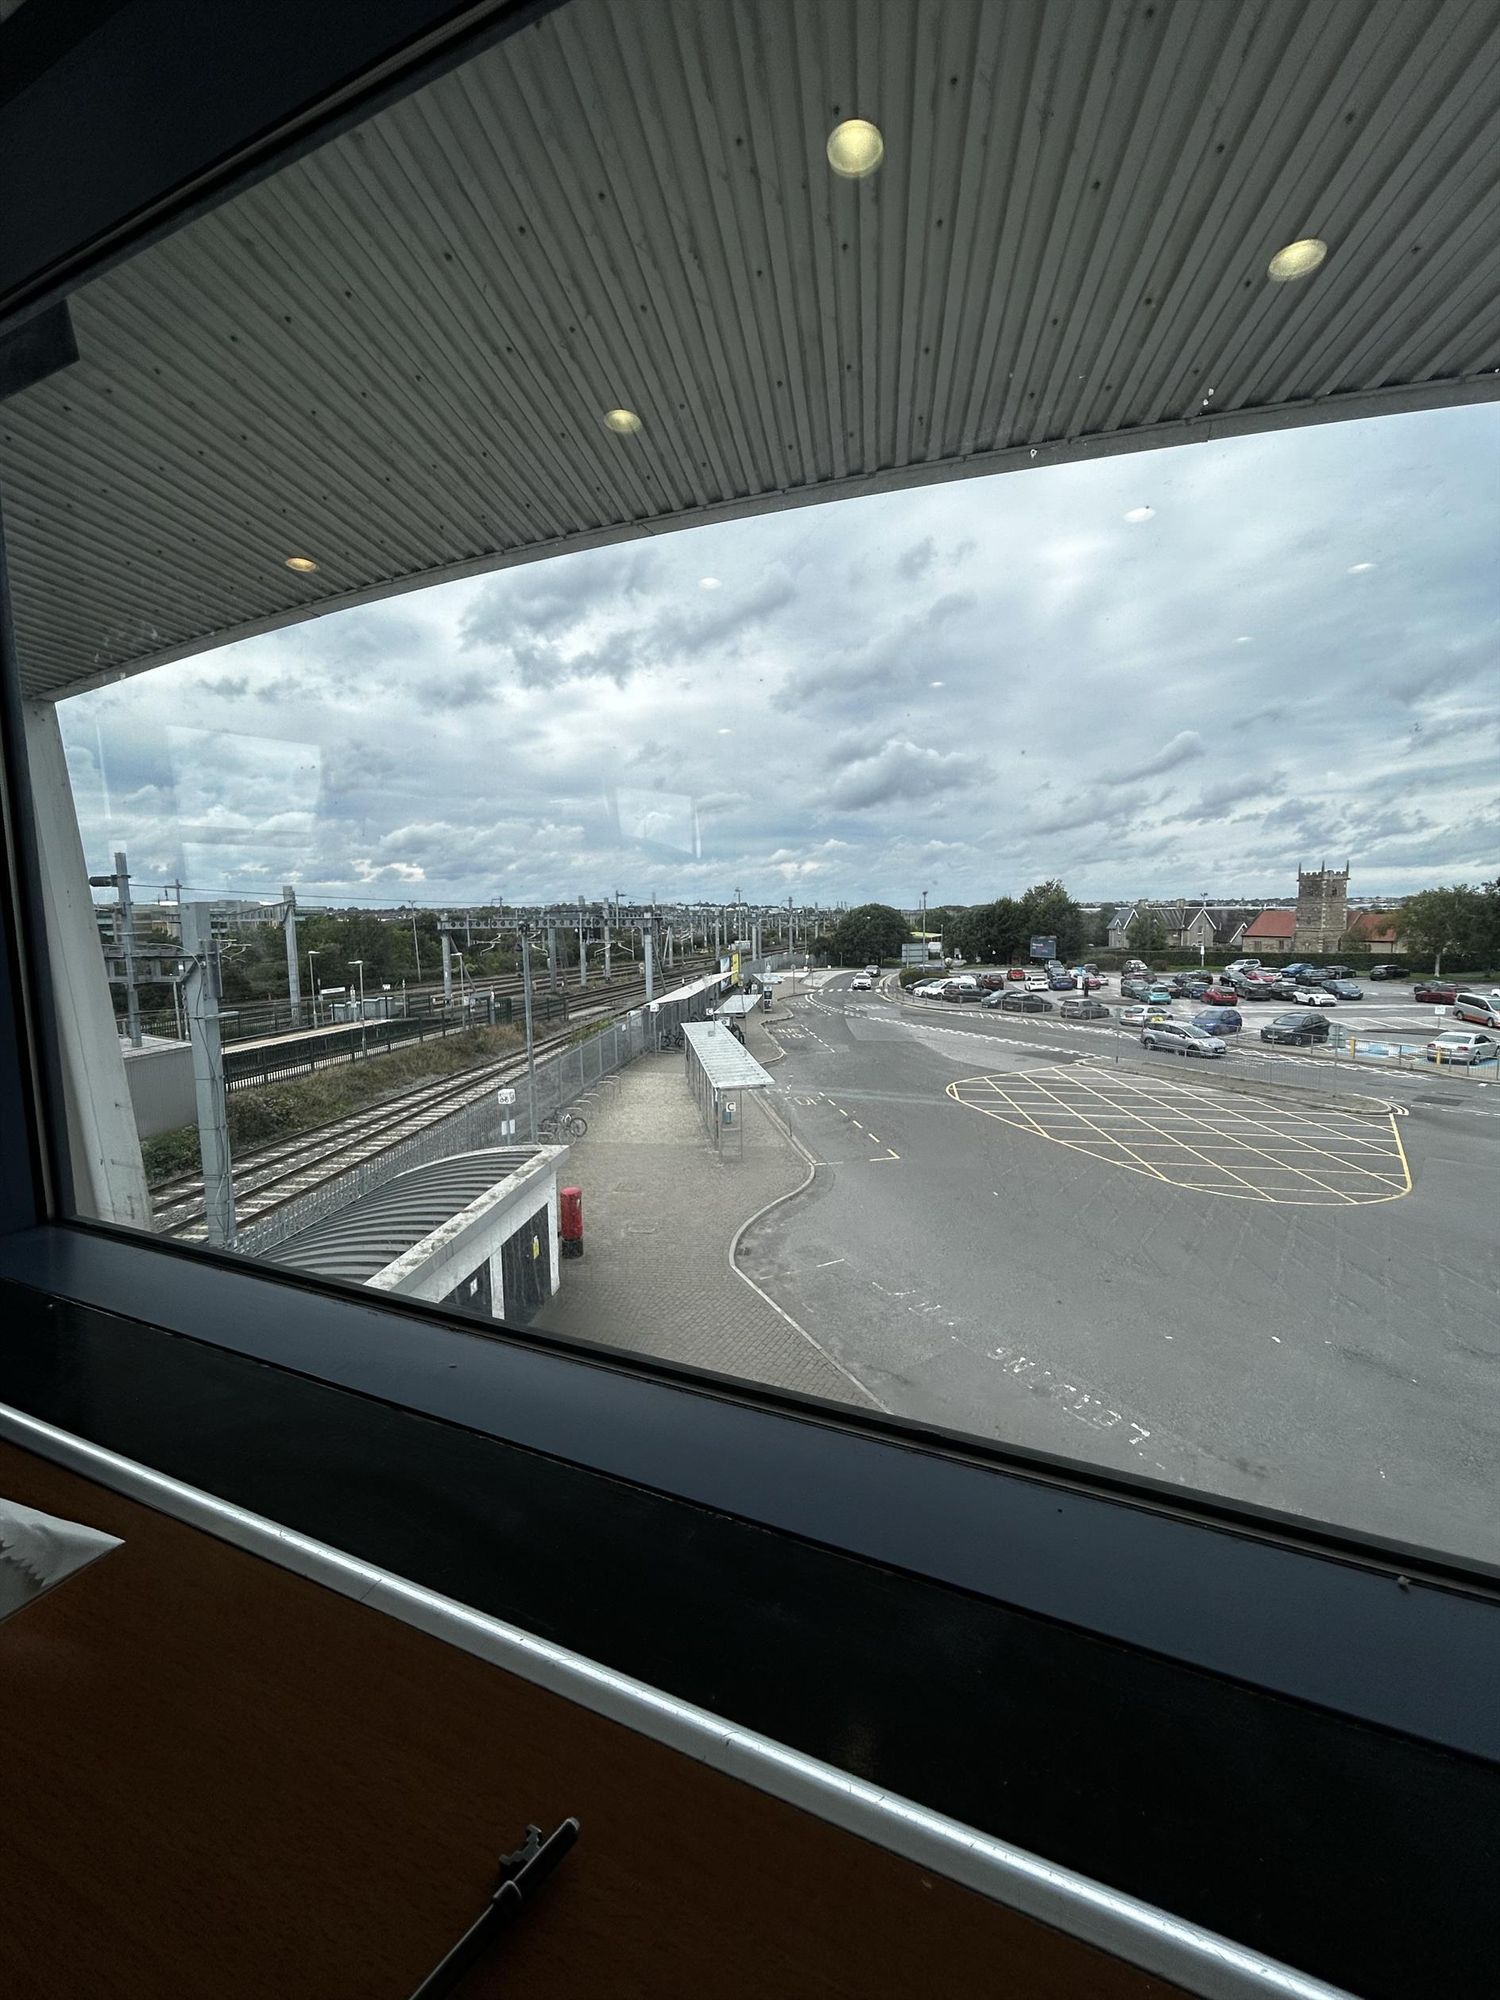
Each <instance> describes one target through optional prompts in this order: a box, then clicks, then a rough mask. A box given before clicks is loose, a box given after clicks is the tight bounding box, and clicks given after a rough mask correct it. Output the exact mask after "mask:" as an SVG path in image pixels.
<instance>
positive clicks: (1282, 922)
mask: <svg viewBox="0 0 1500 2000" xmlns="http://www.w3.org/2000/svg"><path fill="white" fill-rule="evenodd" d="M1296 931H1297V912H1296V911H1295V910H1262V911H1261V913H1260V915H1259V916H1258V917H1256V918H1255V920H1254V922H1253V923H1249V924H1246V926H1245V930H1244V934H1243V936H1242V937H1241V938H1240V943H1241V945H1242V946H1243V947H1244V956H1245V957H1246V958H1263V957H1264V956H1265V955H1266V954H1267V953H1268V952H1270V953H1272V954H1276V953H1281V954H1285V953H1287V952H1289V951H1290V950H1291V948H1292V940H1293V938H1294V937H1295V936H1296Z"/></svg>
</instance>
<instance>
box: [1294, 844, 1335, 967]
mask: <svg viewBox="0 0 1500 2000" xmlns="http://www.w3.org/2000/svg"><path fill="white" fill-rule="evenodd" d="M1348 928H1349V864H1348V862H1347V861H1346V862H1345V863H1344V865H1343V867H1342V868H1299V869H1298V871H1297V925H1296V930H1295V932H1294V933H1293V938H1292V942H1293V944H1294V945H1295V946H1296V948H1297V950H1298V951H1316V952H1330V951H1337V950H1338V948H1339V946H1340V944H1341V943H1342V942H1343V938H1344V933H1345V932H1346V931H1347V930H1348Z"/></svg>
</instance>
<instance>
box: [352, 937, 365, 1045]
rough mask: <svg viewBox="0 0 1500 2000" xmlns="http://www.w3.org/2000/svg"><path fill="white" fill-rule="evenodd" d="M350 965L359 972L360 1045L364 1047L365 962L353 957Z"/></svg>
mask: <svg viewBox="0 0 1500 2000" xmlns="http://www.w3.org/2000/svg"><path fill="white" fill-rule="evenodd" d="M349 965H350V968H351V970H352V969H355V968H357V969H358V972H359V1045H360V1047H361V1048H363V1047H364V1045H365V962H364V960H363V959H362V958H351V959H350V961H349Z"/></svg>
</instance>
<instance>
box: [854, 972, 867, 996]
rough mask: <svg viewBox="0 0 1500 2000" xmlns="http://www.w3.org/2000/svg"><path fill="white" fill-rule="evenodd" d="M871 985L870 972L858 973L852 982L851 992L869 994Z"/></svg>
mask: <svg viewBox="0 0 1500 2000" xmlns="http://www.w3.org/2000/svg"><path fill="white" fill-rule="evenodd" d="M871 984H872V982H871V979H870V975H869V973H868V972H856V973H855V975H854V978H853V981H852V982H851V990H852V991H853V992H855V993H868V992H869V991H870V989H871Z"/></svg>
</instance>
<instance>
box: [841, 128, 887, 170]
mask: <svg viewBox="0 0 1500 2000" xmlns="http://www.w3.org/2000/svg"><path fill="white" fill-rule="evenodd" d="M884 158H885V140H884V139H883V138H882V137H881V136H880V127H879V126H878V125H872V124H871V123H870V121H869V119H868V118H846V119H845V120H844V122H843V124H842V125H835V126H834V128H833V130H832V131H831V132H830V133H829V135H828V164H829V166H830V167H832V168H833V171H834V172H835V173H836V174H842V175H843V177H844V179H845V180H846V181H862V180H863V179H864V178H865V176H866V174H873V173H874V171H875V169H876V168H877V167H878V166H879V165H880V162H881V161H882V160H883V159H884Z"/></svg>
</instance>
